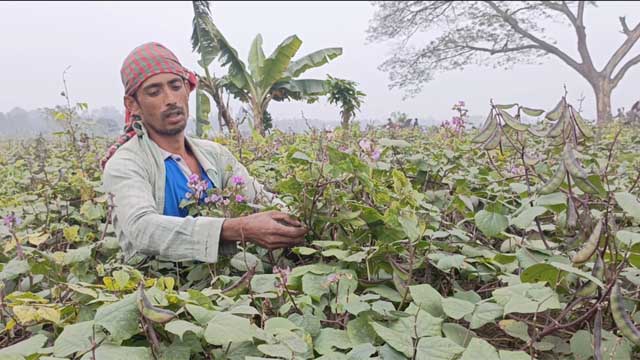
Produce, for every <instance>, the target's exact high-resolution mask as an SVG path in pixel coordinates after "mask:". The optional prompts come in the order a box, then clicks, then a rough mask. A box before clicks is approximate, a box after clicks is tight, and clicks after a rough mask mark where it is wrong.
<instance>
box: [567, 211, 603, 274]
mask: <svg viewBox="0 0 640 360" xmlns="http://www.w3.org/2000/svg"><path fill="white" fill-rule="evenodd" d="M600 233H602V219H600V220H598V223H597V224H596V227H595V228H594V229H593V232H592V233H591V235H590V236H589V239H587V241H586V242H585V243H584V245H583V246H582V248H581V249H580V250H579V251H578V252H577V253H576V254H575V255H573V257H572V258H571V262H572V263H574V264H576V265H579V264H583V263H585V262H587V260H589V259H590V258H591V256H593V253H595V252H596V249H597V248H598V243H599V242H600Z"/></svg>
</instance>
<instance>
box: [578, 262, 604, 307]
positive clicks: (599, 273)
mask: <svg viewBox="0 0 640 360" xmlns="http://www.w3.org/2000/svg"><path fill="white" fill-rule="evenodd" d="M604 270H605V267H604V261H602V258H601V257H600V256H598V257H596V262H595V264H594V265H593V271H591V275H593V276H594V277H595V278H596V279H598V280H603V279H604ZM596 290H598V285H597V284H596V283H594V282H593V281H589V282H587V283H586V284H584V285H583V286H582V287H581V288H580V289H578V290H577V291H576V295H577V296H582V297H585V296H591V295H593V294H595V292H596Z"/></svg>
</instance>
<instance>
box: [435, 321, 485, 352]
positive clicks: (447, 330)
mask: <svg viewBox="0 0 640 360" xmlns="http://www.w3.org/2000/svg"><path fill="white" fill-rule="evenodd" d="M442 332H443V333H444V335H445V337H446V338H448V339H450V340H452V341H453V342H455V343H456V344H458V345H460V346H462V347H467V346H468V345H469V342H471V339H473V338H474V337H476V336H477V335H476V333H474V332H473V331H471V330H469V329H467V328H466V327H464V326H462V325H460V324H456V323H445V324H442Z"/></svg>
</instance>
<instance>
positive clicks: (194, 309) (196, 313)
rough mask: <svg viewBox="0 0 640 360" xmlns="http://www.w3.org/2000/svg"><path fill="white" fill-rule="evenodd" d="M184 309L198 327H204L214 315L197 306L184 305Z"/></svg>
mask: <svg viewBox="0 0 640 360" xmlns="http://www.w3.org/2000/svg"><path fill="white" fill-rule="evenodd" d="M256 276H258V275H256ZM256 276H254V277H256ZM252 288H253V287H252ZM185 309H187V311H188V312H189V314H191V316H193V318H194V319H195V320H196V322H198V324H200V325H206V324H207V323H208V322H209V320H211V319H213V317H214V316H215V315H216V312H215V311H212V310H209V309H206V308H204V307H202V306H199V305H193V304H186V305H185Z"/></svg>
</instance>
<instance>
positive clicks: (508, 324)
mask: <svg viewBox="0 0 640 360" xmlns="http://www.w3.org/2000/svg"><path fill="white" fill-rule="evenodd" d="M498 325H499V326H500V328H501V329H502V330H503V331H504V332H506V333H507V334H509V335H510V336H513V337H514V338H517V339H520V340H522V341H524V342H527V341H529V340H531V336H529V332H528V326H527V324H525V323H523V322H522V321H517V320H511V319H508V320H502V321H500V323H499V324H498Z"/></svg>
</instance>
